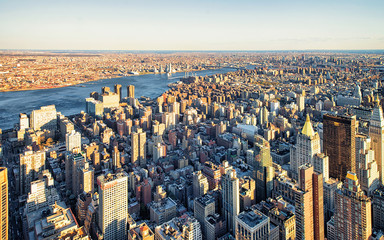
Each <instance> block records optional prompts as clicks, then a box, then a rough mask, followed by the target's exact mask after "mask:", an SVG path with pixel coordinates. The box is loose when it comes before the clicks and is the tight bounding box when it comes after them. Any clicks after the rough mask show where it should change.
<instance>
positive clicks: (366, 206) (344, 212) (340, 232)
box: [334, 172, 372, 240]
mask: <svg viewBox="0 0 384 240" xmlns="http://www.w3.org/2000/svg"><path fill="white" fill-rule="evenodd" d="M335 201H336V204H335V215H334V226H335V233H336V238H337V239H338V240H344V239H345V240H347V239H369V238H370V236H371V234H372V213H371V199H370V198H368V197H367V196H366V195H365V194H364V192H363V191H362V190H361V189H360V184H359V181H358V179H357V175H356V174H355V173H352V172H348V173H347V176H346V179H345V181H344V185H343V187H342V189H339V190H337V191H336V198H335Z"/></svg>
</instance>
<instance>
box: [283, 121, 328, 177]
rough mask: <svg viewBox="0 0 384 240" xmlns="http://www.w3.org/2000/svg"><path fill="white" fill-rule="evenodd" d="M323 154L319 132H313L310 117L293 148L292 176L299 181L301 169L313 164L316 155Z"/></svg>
mask: <svg viewBox="0 0 384 240" xmlns="http://www.w3.org/2000/svg"><path fill="white" fill-rule="evenodd" d="M320 152H321V149H320V136H319V134H318V133H317V132H315V131H313V128H312V124H311V120H310V119H309V115H307V119H306V120H305V124H304V127H303V129H302V130H301V132H300V133H299V134H298V135H297V141H296V145H295V146H292V148H291V156H290V158H291V174H292V177H293V178H294V179H296V180H297V179H298V172H299V167H300V166H302V165H304V164H306V163H310V164H311V165H314V163H313V157H314V156H315V154H318V153H320Z"/></svg>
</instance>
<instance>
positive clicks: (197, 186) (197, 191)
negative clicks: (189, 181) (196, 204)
mask: <svg viewBox="0 0 384 240" xmlns="http://www.w3.org/2000/svg"><path fill="white" fill-rule="evenodd" d="M207 192H208V180H207V178H206V177H205V176H204V175H203V174H202V173H201V171H197V172H194V173H193V198H197V197H200V196H203V195H205V194H206V193H207Z"/></svg>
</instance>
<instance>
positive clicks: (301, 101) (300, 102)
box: [296, 95, 305, 112]
mask: <svg viewBox="0 0 384 240" xmlns="http://www.w3.org/2000/svg"><path fill="white" fill-rule="evenodd" d="M296 105H297V109H298V110H299V112H301V111H303V110H304V108H305V97H304V96H303V95H299V96H297V98H296Z"/></svg>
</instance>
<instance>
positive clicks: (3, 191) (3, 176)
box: [0, 167, 8, 239]
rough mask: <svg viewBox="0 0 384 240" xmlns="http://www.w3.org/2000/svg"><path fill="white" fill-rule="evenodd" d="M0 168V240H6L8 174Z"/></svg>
mask: <svg viewBox="0 0 384 240" xmlns="http://www.w3.org/2000/svg"><path fill="white" fill-rule="evenodd" d="M7 171H8V170H7V168H5V167H0V196H1V199H0V228H1V229H0V239H8V173H7Z"/></svg>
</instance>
